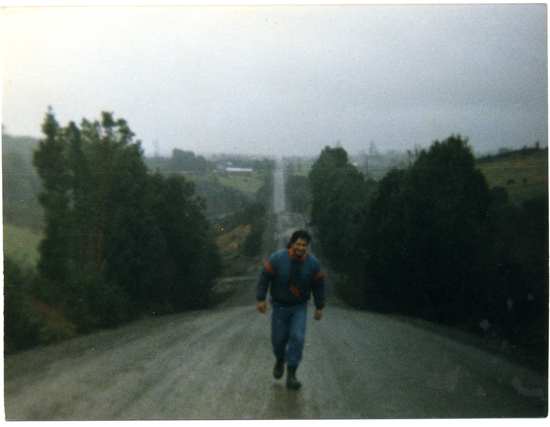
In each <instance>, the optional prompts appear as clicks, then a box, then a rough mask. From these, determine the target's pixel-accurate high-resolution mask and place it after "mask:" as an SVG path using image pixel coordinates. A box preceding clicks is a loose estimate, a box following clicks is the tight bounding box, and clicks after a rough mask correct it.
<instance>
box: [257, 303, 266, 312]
mask: <svg viewBox="0 0 550 427" xmlns="http://www.w3.org/2000/svg"><path fill="white" fill-rule="evenodd" d="M258 311H259V312H260V313H265V312H266V311H267V308H266V306H265V301H258Z"/></svg>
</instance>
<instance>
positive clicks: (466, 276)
mask: <svg viewBox="0 0 550 427" xmlns="http://www.w3.org/2000/svg"><path fill="white" fill-rule="evenodd" d="M308 179H309V184H310V189H311V197H312V204H311V220H312V224H313V225H314V226H315V228H316V230H317V234H318V237H317V240H318V241H319V242H320V244H321V250H322V254H323V256H324V257H325V258H326V259H327V260H328V261H329V263H330V266H331V267H332V268H333V269H334V270H335V271H336V272H338V273H340V274H341V275H342V277H343V279H342V280H341V281H340V283H339V284H338V291H339V293H340V295H341V296H343V297H344V298H345V299H346V300H347V301H348V302H349V303H351V304H353V305H355V306H358V307H362V308H366V309H371V310H377V311H383V312H390V313H400V314H405V315H409V316H414V317H420V318H423V319H427V320H430V321H434V322H439V323H442V324H446V325H451V326H457V327H464V328H466V329H468V330H475V331H480V332H483V333H487V334H498V335H499V336H502V337H504V338H505V339H508V340H510V341H511V342H514V343H516V344H521V345H523V346H525V347H530V348H532V349H534V350H537V351H539V353H540V354H544V353H545V352H546V350H547V346H548V195H547V194H546V195H545V196H543V197H538V198H535V199H531V200H528V201H526V202H525V203H524V204H523V205H517V204H511V203H508V202H507V200H506V197H502V194H501V193H502V191H503V190H504V189H503V188H495V189H493V190H490V189H489V186H488V184H487V182H486V180H485V178H484V176H483V174H482V173H481V172H480V171H479V170H478V169H477V168H476V164H475V158H474V156H473V154H472V151H471V148H470V147H469V145H468V141H467V140H464V139H463V138H461V137H460V136H452V137H450V138H448V139H446V140H444V141H442V142H440V141H436V142H434V143H433V145H432V146H431V147H430V148H429V149H428V150H425V149H422V150H420V151H418V152H417V157H416V159H415V160H414V161H411V164H410V165H409V166H407V167H405V168H403V169H395V170H392V171H390V172H389V173H387V174H386V175H385V176H384V177H383V178H382V179H381V180H380V181H379V182H374V181H372V180H366V179H365V177H364V175H363V174H362V173H361V172H360V171H359V170H358V169H357V168H356V167H354V166H353V165H352V164H350V162H349V161H348V156H347V152H346V151H345V150H344V149H343V148H340V147H338V148H331V147H326V148H325V149H324V150H323V151H322V153H321V155H320V156H319V158H318V159H317V160H316V162H315V163H314V165H313V166H312V169H311V171H310V173H309V175H308ZM504 191H505V190H504Z"/></svg>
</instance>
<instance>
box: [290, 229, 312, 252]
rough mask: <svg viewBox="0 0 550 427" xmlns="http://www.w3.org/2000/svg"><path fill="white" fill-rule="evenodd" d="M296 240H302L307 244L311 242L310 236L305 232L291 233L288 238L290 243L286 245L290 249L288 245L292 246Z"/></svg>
mask: <svg viewBox="0 0 550 427" xmlns="http://www.w3.org/2000/svg"><path fill="white" fill-rule="evenodd" d="M298 239H304V240H305V241H306V242H307V243H308V244H309V242H310V241H311V234H309V233H308V232H307V231H305V230H297V231H295V232H294V233H292V236H290V242H289V243H288V247H289V248H290V245H292V244H293V243H294V242H296V240H298Z"/></svg>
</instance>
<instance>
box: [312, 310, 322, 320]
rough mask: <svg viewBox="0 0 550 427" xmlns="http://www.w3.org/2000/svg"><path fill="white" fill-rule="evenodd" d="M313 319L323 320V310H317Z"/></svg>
mask: <svg viewBox="0 0 550 427" xmlns="http://www.w3.org/2000/svg"><path fill="white" fill-rule="evenodd" d="M313 317H314V319H315V320H321V318H322V317H323V310H315V315H314V316H313Z"/></svg>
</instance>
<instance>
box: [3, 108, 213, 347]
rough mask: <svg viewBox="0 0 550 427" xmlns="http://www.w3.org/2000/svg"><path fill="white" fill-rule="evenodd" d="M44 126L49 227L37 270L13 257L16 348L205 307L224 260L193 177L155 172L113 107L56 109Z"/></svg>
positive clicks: (10, 326)
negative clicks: (80, 116) (93, 112)
mask: <svg viewBox="0 0 550 427" xmlns="http://www.w3.org/2000/svg"><path fill="white" fill-rule="evenodd" d="M42 130H43V133H44V135H45V137H44V139H42V140H41V141H40V142H39V145H38V148H37V149H36V150H35V151H34V154H33V165H34V167H35V168H36V170H37V172H38V175H39V177H40V180H41V183H42V191H41V193H40V195H39V203H40V205H41V206H42V209H43V212H44V224H45V226H44V237H43V239H42V241H41V243H40V247H39V252H40V258H39V261H38V265H37V269H36V272H25V271H22V270H21V269H20V268H18V266H17V265H16V263H14V262H13V261H11V260H9V259H6V260H5V317H4V322H5V344H6V348H7V350H10V349H12V350H15V349H19V348H24V347H29V346H32V345H34V344H36V343H38V342H48V341H51V340H54V339H61V338H66V337H69V336H72V335H73V334H75V333H78V332H82V331H86V330H90V329H93V328H98V327H110V326H115V325H117V324H120V323H122V322H125V321H128V320H130V319H133V318H136V317H138V316H141V315H143V314H162V313H173V312H178V311H183V310H190V309H199V308H203V307H206V306H207V305H208V296H209V292H210V289H211V287H212V285H213V283H214V280H215V279H216V278H217V277H218V276H219V275H220V273H221V270H222V261H221V257H220V255H219V253H218V249H217V247H216V245H215V241H214V239H213V236H212V233H211V231H210V229H209V223H208V221H207V219H206V217H205V215H204V208H205V206H204V202H203V200H201V198H200V197H198V196H197V195H196V192H195V186H194V184H193V182H191V181H189V180H187V179H186V178H185V177H184V176H183V175H181V174H179V175H169V176H165V175H163V174H161V173H151V172H150V171H149V169H148V168H147V166H146V163H145V161H144V157H143V151H142V149H141V144H140V141H134V139H133V137H134V134H133V133H132V131H131V130H130V129H129V127H128V126H127V124H126V122H125V121H124V120H122V119H118V120H115V118H114V117H113V115H112V114H111V113H106V112H104V113H102V118H101V121H88V120H86V119H84V120H83V121H82V123H81V124H80V125H79V126H77V125H76V124H75V123H74V122H70V123H69V124H68V125H67V126H66V127H62V126H60V125H59V124H58V122H57V121H56V119H55V116H54V114H53V112H52V111H51V110H49V111H48V113H47V114H46V117H45V120H44V123H43V125H42Z"/></svg>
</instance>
